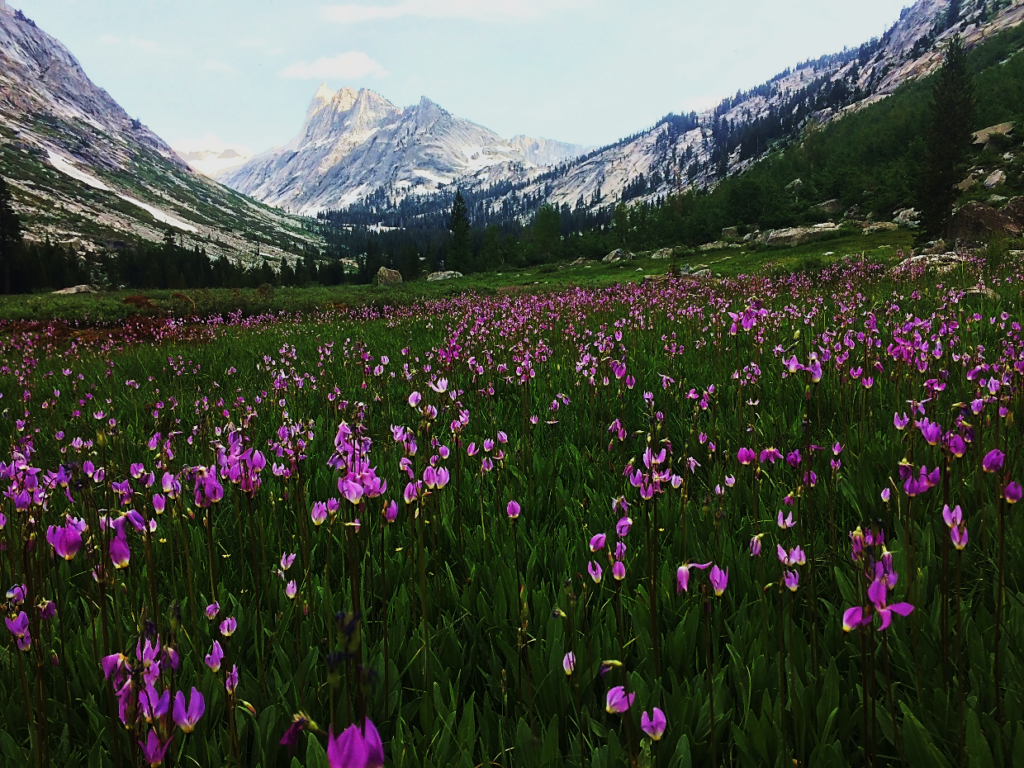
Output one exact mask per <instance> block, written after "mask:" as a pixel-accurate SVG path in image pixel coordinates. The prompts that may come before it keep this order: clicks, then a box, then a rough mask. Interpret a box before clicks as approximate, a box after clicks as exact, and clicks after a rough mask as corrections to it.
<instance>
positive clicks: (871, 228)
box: [864, 221, 899, 235]
mask: <svg viewBox="0 0 1024 768" xmlns="http://www.w3.org/2000/svg"><path fill="white" fill-rule="evenodd" d="M896 229H899V227H898V226H897V225H896V224H893V223H892V222H891V221H879V222H876V223H874V224H868V225H867V226H866V227H864V234H865V235H872V234H874V233H875V232H892V231H893V230H896Z"/></svg>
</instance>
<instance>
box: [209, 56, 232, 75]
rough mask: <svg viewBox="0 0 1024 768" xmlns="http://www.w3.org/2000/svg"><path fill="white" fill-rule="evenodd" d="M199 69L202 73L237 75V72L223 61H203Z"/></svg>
mask: <svg viewBox="0 0 1024 768" xmlns="http://www.w3.org/2000/svg"><path fill="white" fill-rule="evenodd" d="M201 69H202V70H203V71H204V72H222V73H224V74H226V75H236V74H238V70H237V69H235V68H234V67H233V66H231V65H230V64H228V63H226V62H223V61H217V60H216V59H208V60H207V61H204V62H203V66H202V67H201Z"/></svg>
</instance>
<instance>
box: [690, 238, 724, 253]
mask: <svg viewBox="0 0 1024 768" xmlns="http://www.w3.org/2000/svg"><path fill="white" fill-rule="evenodd" d="M728 247H729V244H728V243H727V242H725V241H724V240H716V241H715V242H713V243H704V245H702V246H700V248H698V249H697V250H698V251H720V250H722V249H723V248H728Z"/></svg>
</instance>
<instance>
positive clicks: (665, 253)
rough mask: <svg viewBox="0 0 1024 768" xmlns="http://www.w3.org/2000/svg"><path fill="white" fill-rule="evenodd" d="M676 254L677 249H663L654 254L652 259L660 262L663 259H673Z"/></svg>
mask: <svg viewBox="0 0 1024 768" xmlns="http://www.w3.org/2000/svg"><path fill="white" fill-rule="evenodd" d="M675 252H676V249H675V248H662V249H661V250H658V251H655V252H654V253H652V254H651V258H652V259H655V260H656V261H660V260H662V259H671V258H672V257H673V256H674V255H675Z"/></svg>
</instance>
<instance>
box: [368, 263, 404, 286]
mask: <svg viewBox="0 0 1024 768" xmlns="http://www.w3.org/2000/svg"><path fill="white" fill-rule="evenodd" d="M373 282H374V283H375V284H376V285H380V286H389V285H401V283H402V273H401V272H399V271H398V270H397V269H388V268H387V267H381V268H380V269H378V270H377V274H376V275H375V276H374V278H373Z"/></svg>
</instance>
